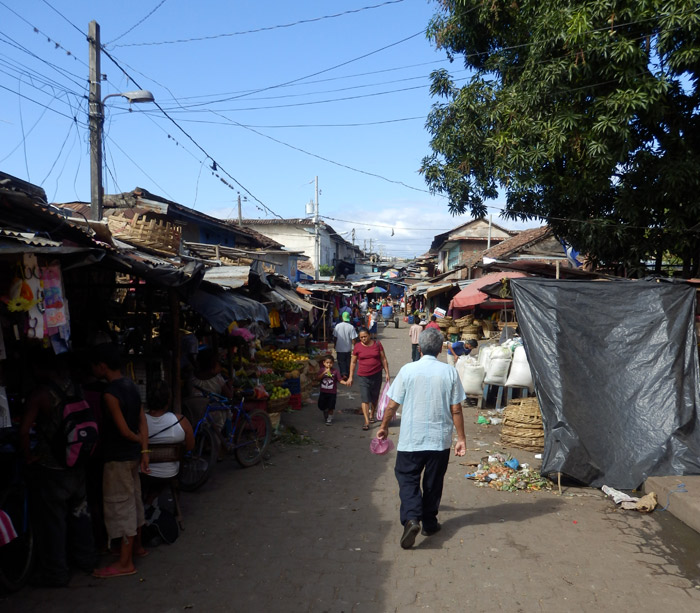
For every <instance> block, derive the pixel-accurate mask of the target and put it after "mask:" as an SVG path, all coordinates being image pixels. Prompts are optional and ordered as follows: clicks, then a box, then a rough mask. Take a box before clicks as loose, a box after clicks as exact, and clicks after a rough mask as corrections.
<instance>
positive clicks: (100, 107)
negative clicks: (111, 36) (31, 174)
mask: <svg viewBox="0 0 700 613" xmlns="http://www.w3.org/2000/svg"><path fill="white" fill-rule="evenodd" d="M88 43H89V45H90V97H89V100H88V102H89V109H90V110H89V119H90V217H91V218H92V219H94V220H96V221H99V220H100V219H102V200H103V196H104V194H103V193H102V130H103V127H104V103H105V100H107V98H112V97H114V96H122V97H123V98H126V99H127V100H128V101H129V103H132V102H155V99H154V98H153V94H152V93H151V92H149V91H147V90H145V89H139V90H136V91H133V92H123V93H120V94H109V95H108V96H105V98H104V100H103V99H102V98H101V96H102V88H101V79H102V73H101V71H100V48H101V46H100V24H98V23H97V22H96V21H91V22H90V24H89V28H88Z"/></svg>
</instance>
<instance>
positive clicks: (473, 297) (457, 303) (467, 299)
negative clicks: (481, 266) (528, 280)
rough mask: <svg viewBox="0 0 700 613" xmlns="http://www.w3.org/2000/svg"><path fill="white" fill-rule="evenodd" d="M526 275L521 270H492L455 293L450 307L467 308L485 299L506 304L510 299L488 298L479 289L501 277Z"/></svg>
mask: <svg viewBox="0 0 700 613" xmlns="http://www.w3.org/2000/svg"><path fill="white" fill-rule="evenodd" d="M524 276H526V275H525V274H524V273H522V272H492V273H491V274H488V275H486V276H484V277H480V278H479V279H476V281H474V282H473V283H472V284H470V285H468V286H467V287H465V288H464V289H463V290H462V291H461V292H459V294H457V295H456V296H455V297H454V298H453V299H452V302H451V303H450V308H451V309H452V308H454V309H468V308H470V307H473V306H476V305H478V304H483V303H484V302H486V301H487V300H488V301H489V302H490V303H491V304H507V303H510V302H511V301H510V300H500V299H498V298H490V297H489V295H488V294H485V293H484V292H482V291H481V288H482V287H484V286H486V285H491V284H493V283H498V282H499V281H500V280H501V279H503V278H508V279H515V278H518V277H524Z"/></svg>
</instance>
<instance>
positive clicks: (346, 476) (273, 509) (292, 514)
mask: <svg viewBox="0 0 700 613" xmlns="http://www.w3.org/2000/svg"><path fill="white" fill-rule="evenodd" d="M402 326H405V324H403V323H402ZM380 339H381V340H382V341H383V342H384V344H385V347H386V349H387V355H388V357H389V363H390V366H391V370H392V373H396V372H397V371H398V368H399V366H400V365H401V364H402V363H403V362H405V361H406V360H407V359H410V344H409V340H408V330H407V329H406V328H405V327H402V328H401V329H398V330H397V329H395V328H394V327H393V326H392V327H389V328H386V329H384V328H381V329H380ZM358 406H359V404H358V397H357V393H356V390H350V391H349V392H348V391H345V389H344V388H343V391H342V392H341V396H340V397H339V408H341V409H343V410H344V411H343V412H339V414H338V415H337V417H336V422H335V424H334V425H333V426H331V427H326V426H325V425H323V423H322V420H321V415H320V412H319V411H318V409H317V408H316V407H315V405H306V406H305V407H304V408H303V410H302V411H299V412H294V413H289V414H284V415H283V423H285V424H287V425H290V426H293V427H294V428H296V429H297V430H298V431H300V432H303V433H305V434H307V435H308V436H309V437H311V439H312V441H313V442H312V443H311V444H308V445H299V444H289V443H287V444H283V443H281V442H280V443H276V444H275V445H274V446H273V448H272V451H271V456H270V459H269V462H268V463H267V464H266V466H265V467H262V466H257V467H254V468H250V469H245V470H243V469H240V468H238V467H237V465H236V464H235V461H234V460H226V461H224V462H223V463H221V464H219V465H218V466H217V469H216V472H215V474H214V476H213V477H212V479H211V480H210V481H209V483H207V484H206V485H205V486H204V488H203V489H202V490H201V491H199V492H196V493H193V494H184V493H183V494H182V506H183V509H184V513H185V521H186V530H185V532H184V533H183V534H182V535H181V536H180V538H179V540H178V541H177V542H176V543H175V544H174V545H172V546H167V545H163V546H160V547H157V548H155V549H153V550H152V553H151V555H150V556H149V557H147V558H145V559H143V560H138V562H137V566H138V570H139V573H138V575H135V576H132V577H124V578H119V579H110V580H97V579H92V578H90V577H87V576H84V575H76V576H75V577H74V579H73V581H72V582H71V585H70V587H69V588H67V589H61V590H47V589H36V588H26V589H25V590H23V591H22V592H20V593H18V594H15V595H10V596H0V610H2V611H3V612H8V613H9V612H10V611H42V612H46V613H48V612H50V611H72V612H73V611H75V612H82V611H85V612H90V613H95V612H97V611H121V610H124V611H148V612H149V613H160V612H164V613H165V612H167V613H170V612H175V611H183V610H194V611H245V612H247V611H265V612H268V611H269V612H276V611H280V612H282V611H285V612H297V611H299V612H301V611H314V612H316V611H318V612H321V611H328V612H333V613H340V612H350V611H357V612H365V611H377V612H384V611H418V610H424V609H426V610H427V609H430V610H433V611H473V612H479V611H508V612H516V611H522V612H530V611H551V612H562V611H601V610H603V611H608V610H610V611H612V610H622V611H632V610H634V611H641V612H646V611H649V612H652V611H659V610H664V609H665V610H676V611H695V610H700V589H699V588H700V570H699V569H698V552H700V536H698V535H697V534H696V533H695V532H693V531H690V530H686V529H684V527H683V526H682V525H681V524H679V523H678V522H677V521H676V520H674V519H673V518H670V517H664V516H663V514H659V513H655V514H652V515H641V514H638V513H634V512H623V511H618V510H617V509H616V508H614V506H613V505H612V503H610V502H608V501H606V500H605V499H603V497H602V496H601V494H600V492H599V491H597V490H590V489H573V488H564V493H563V495H562V496H559V495H557V494H556V492H535V493H505V492H497V491H494V490H492V489H490V488H478V487H476V486H475V485H474V483H473V482H471V481H469V480H467V479H465V477H464V475H465V473H467V472H471V468H470V467H469V466H467V465H465V464H468V463H469V462H476V461H478V460H479V459H480V458H481V457H482V456H484V455H486V453H487V451H500V450H502V449H503V448H502V447H501V446H500V445H499V443H498V430H497V428H496V427H493V426H477V425H476V424H475V421H476V415H477V413H476V409H471V410H470V411H468V412H467V419H466V422H467V447H468V449H469V451H468V453H467V456H466V457H465V458H453V460H452V461H451V463H450V466H449V468H448V473H447V478H446V484H445V493H444V496H443V502H442V506H441V512H440V521H441V522H442V524H443V530H442V531H441V532H440V533H439V534H437V535H435V536H432V537H430V538H424V537H422V536H418V539H417V541H416V545H415V547H414V548H413V549H412V550H410V551H404V550H402V549H401V548H400V547H399V544H398V541H399V537H400V534H401V527H400V525H399V523H398V495H397V486H396V481H395V479H394V475H393V461H394V455H393V454H390V455H388V456H374V455H372V454H370V453H369V442H370V438H371V436H372V432H369V433H368V432H363V431H362V430H361V424H362V418H361V417H360V416H358V415H355V414H353V413H352V412H351V411H352V409H355V408H357V407H358ZM397 432H398V429H397V428H394V429H393V431H392V436H393V437H395V436H396V434H397ZM510 451H512V452H513V453H514V455H516V456H517V457H518V459H519V460H520V461H521V462H530V463H532V464H533V465H537V461H536V460H534V457H533V455H532V454H528V453H526V452H520V451H517V450H510Z"/></svg>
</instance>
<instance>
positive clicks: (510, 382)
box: [455, 339, 533, 395]
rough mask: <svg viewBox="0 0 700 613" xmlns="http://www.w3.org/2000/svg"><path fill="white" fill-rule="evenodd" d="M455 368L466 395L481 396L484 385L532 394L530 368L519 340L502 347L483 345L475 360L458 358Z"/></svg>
mask: <svg viewBox="0 0 700 613" xmlns="http://www.w3.org/2000/svg"><path fill="white" fill-rule="evenodd" d="M455 366H456V368H457V372H458V374H459V378H460V380H461V381H462V385H463V386H464V393H465V394H467V395H481V393H482V391H483V389H484V385H499V386H506V387H527V388H529V389H530V391H531V392H532V390H533V384H532V373H531V372H530V365H529V364H528V363H527V356H526V355H525V348H524V347H523V345H522V342H521V340H520V339H512V340H509V341H506V342H505V343H504V344H503V345H482V346H481V347H479V354H478V356H477V357H476V358H473V357H470V356H460V358H459V360H457V364H456V365H455Z"/></svg>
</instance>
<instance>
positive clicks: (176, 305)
mask: <svg viewBox="0 0 700 613" xmlns="http://www.w3.org/2000/svg"><path fill="white" fill-rule="evenodd" d="M168 296H169V298H170V317H171V318H172V334H173V350H172V354H171V356H172V358H171V360H170V373H171V375H170V389H171V393H172V397H173V413H181V412H182V381H181V378H180V356H181V351H182V348H181V345H180V300H179V299H178V297H177V292H176V291H175V290H174V289H170V290H168Z"/></svg>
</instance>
